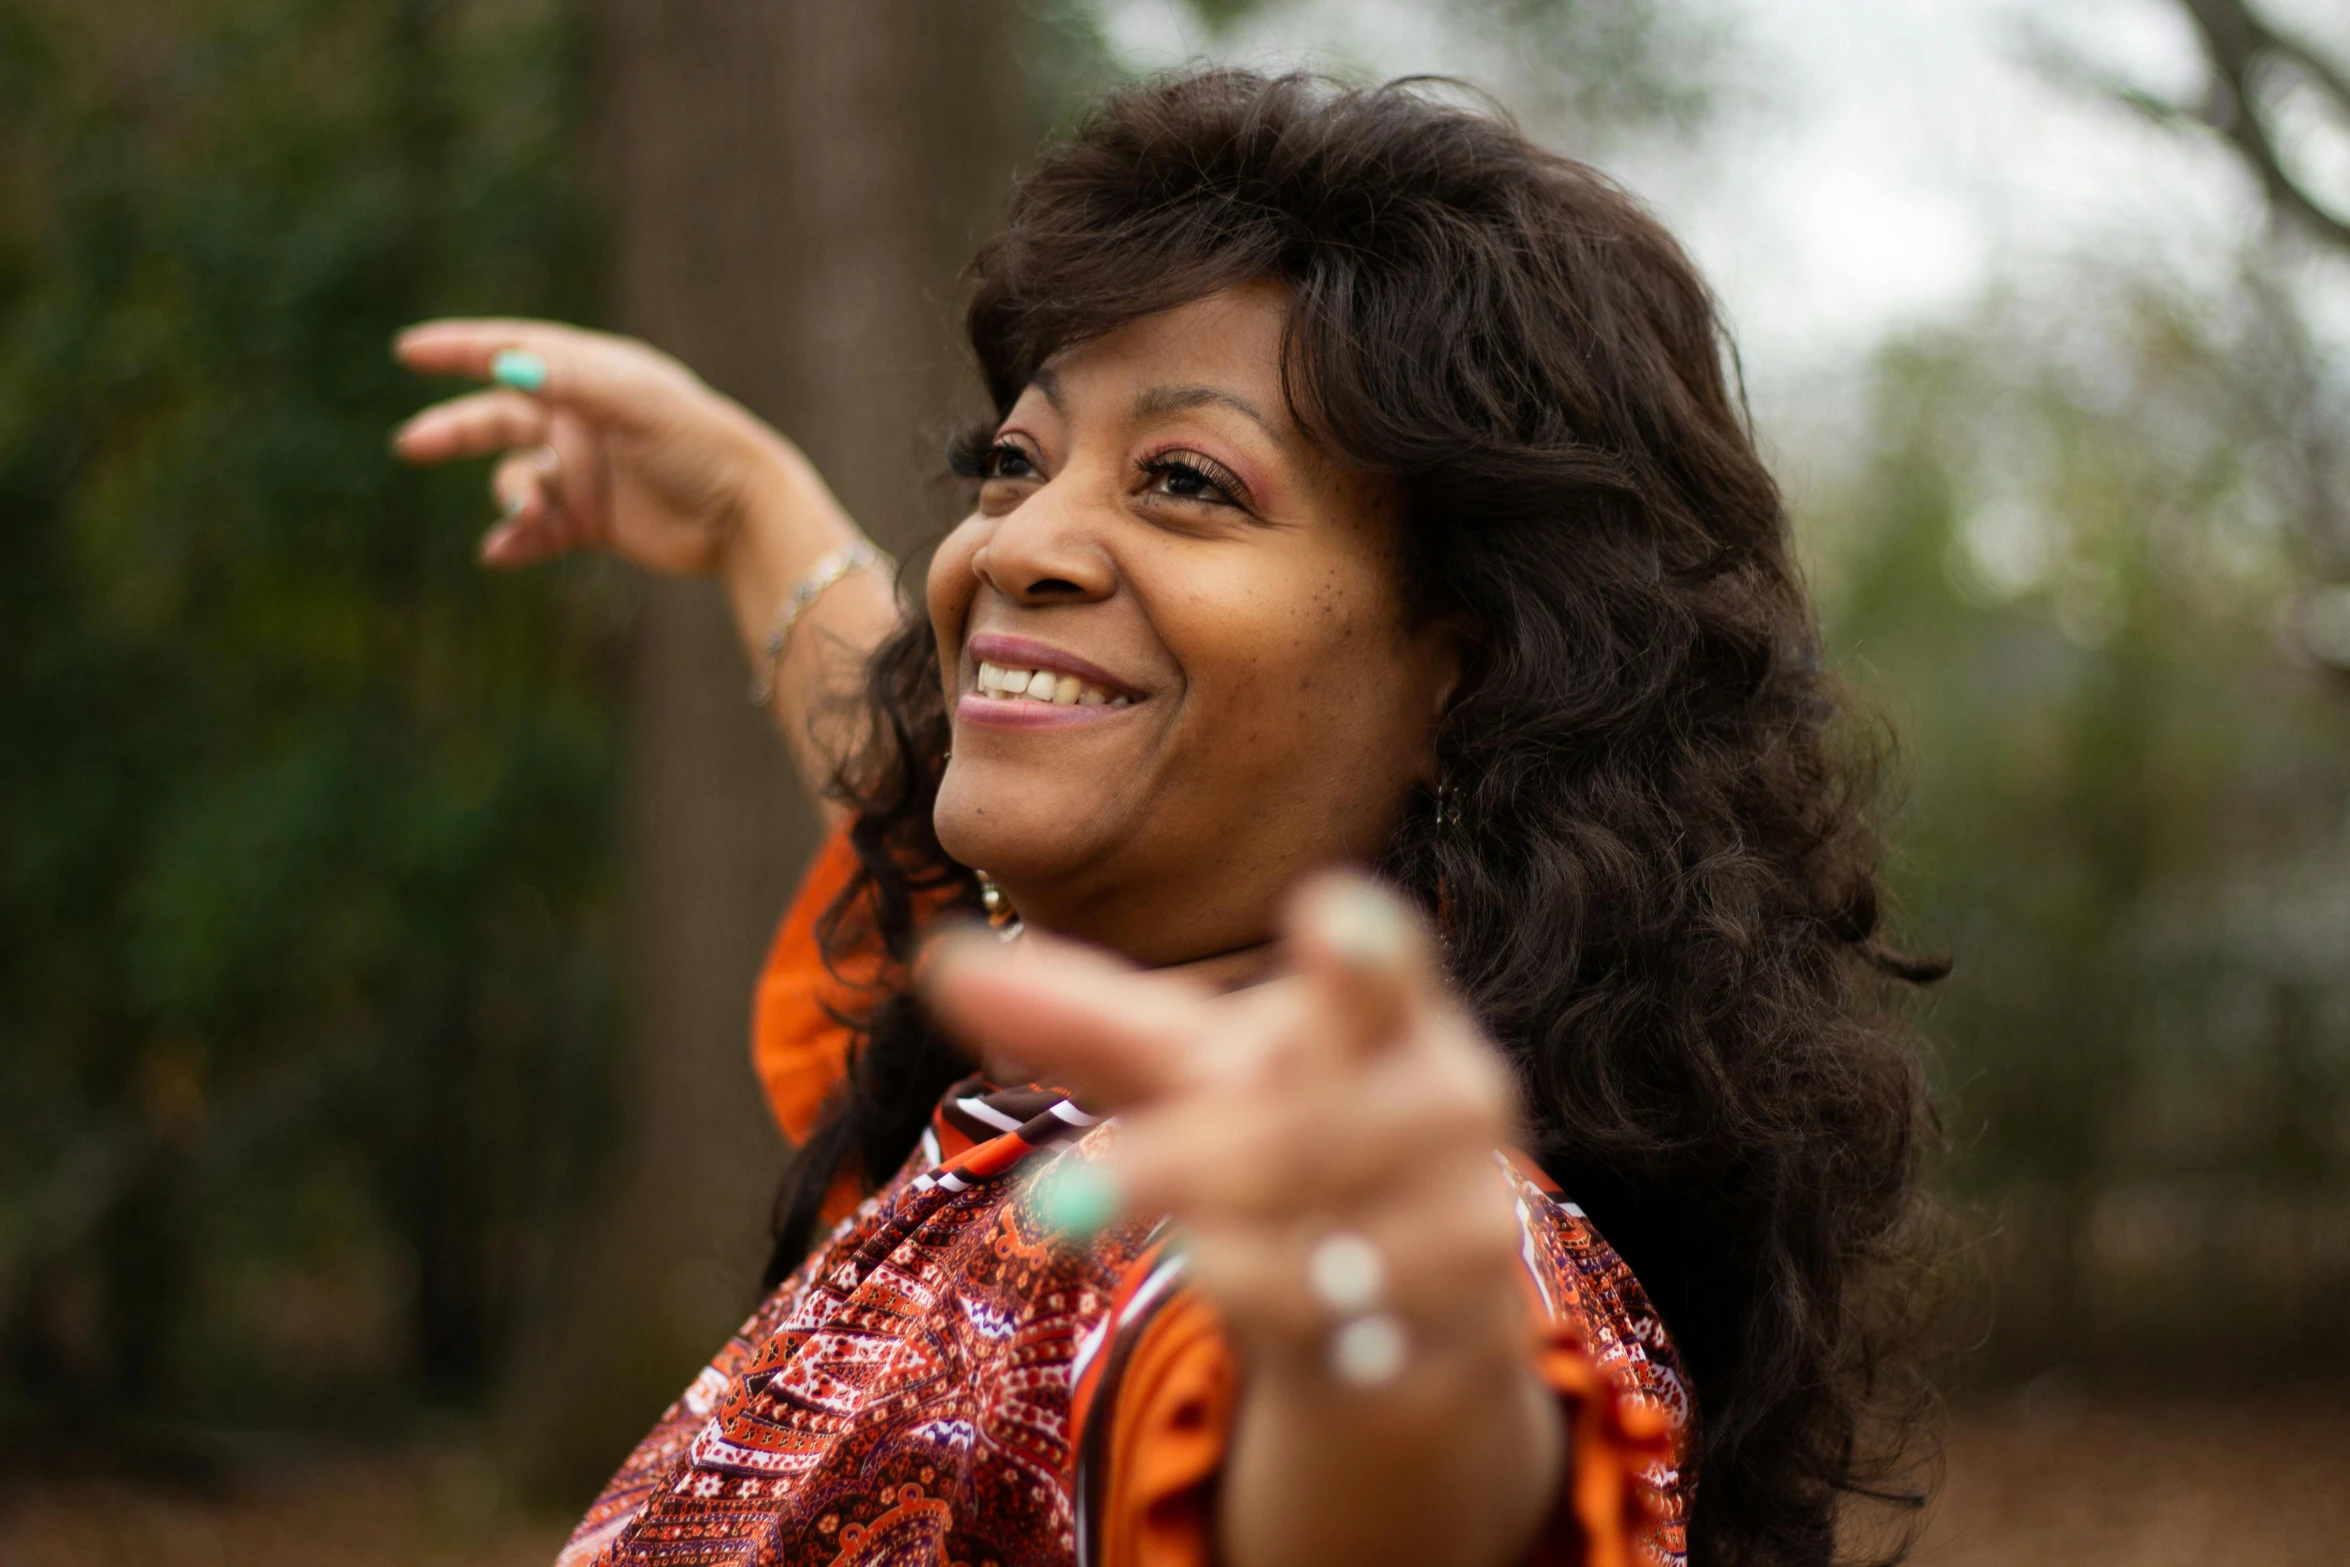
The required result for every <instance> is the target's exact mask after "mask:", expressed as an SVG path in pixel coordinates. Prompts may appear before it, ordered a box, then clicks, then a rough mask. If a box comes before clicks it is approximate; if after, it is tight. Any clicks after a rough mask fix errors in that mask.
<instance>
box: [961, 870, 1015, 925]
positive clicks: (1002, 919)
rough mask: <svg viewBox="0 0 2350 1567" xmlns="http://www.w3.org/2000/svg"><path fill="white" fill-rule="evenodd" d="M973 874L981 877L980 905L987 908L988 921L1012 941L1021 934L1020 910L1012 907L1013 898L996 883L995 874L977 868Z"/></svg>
mask: <svg viewBox="0 0 2350 1567" xmlns="http://www.w3.org/2000/svg"><path fill="white" fill-rule="evenodd" d="M972 874H973V875H975V876H977V877H978V878H979V906H980V907H981V908H983V909H985V910H987V922H988V923H989V924H990V925H993V926H994V927H995V928H996V929H997V931H999V932H1000V933H1001V934H1002V935H1003V938H1004V939H1005V940H1006V941H1010V940H1011V939H1012V938H1013V937H1014V936H1017V935H1019V934H1020V911H1019V910H1018V909H1015V908H1013V907H1012V900H1011V899H1010V898H1008V897H1006V896H1005V895H1004V889H1003V888H1001V887H999V886H997V885H996V880H995V878H994V877H993V876H990V875H989V874H988V873H987V872H985V871H983V870H976V869H975V870H974V871H973V872H972Z"/></svg>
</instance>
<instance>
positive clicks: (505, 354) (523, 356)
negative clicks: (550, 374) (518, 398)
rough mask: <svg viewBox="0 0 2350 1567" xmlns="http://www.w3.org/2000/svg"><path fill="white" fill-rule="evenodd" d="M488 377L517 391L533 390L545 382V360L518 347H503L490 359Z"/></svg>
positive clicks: (542, 385) (536, 389)
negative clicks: (495, 356) (496, 355)
mask: <svg viewBox="0 0 2350 1567" xmlns="http://www.w3.org/2000/svg"><path fill="white" fill-rule="evenodd" d="M490 379H491V380H493V381H497V382H501V383H503V384H504V385H507V386H511V387H512V388H514V390H516V391H517V392H535V391H538V390H540V389H541V388H543V387H544V386H545V385H546V384H547V362H546V361H545V360H544V359H541V358H540V357H539V356H538V355H536V354H533V353H526V352H524V351H523V350H522V349H519V348H508V349H504V350H502V351H501V352H500V353H499V355H498V357H497V358H495V359H493V360H491V361H490Z"/></svg>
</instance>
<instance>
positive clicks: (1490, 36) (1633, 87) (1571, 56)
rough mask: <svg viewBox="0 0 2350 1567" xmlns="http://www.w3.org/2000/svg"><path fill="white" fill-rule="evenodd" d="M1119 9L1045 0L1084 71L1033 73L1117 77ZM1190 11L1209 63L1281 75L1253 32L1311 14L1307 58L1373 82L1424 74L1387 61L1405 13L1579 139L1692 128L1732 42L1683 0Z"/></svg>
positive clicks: (1099, 0)
mask: <svg viewBox="0 0 2350 1567" xmlns="http://www.w3.org/2000/svg"><path fill="white" fill-rule="evenodd" d="M1114 9H1116V7H1115V6H1114V5H1112V4H1109V3H1107V0H1045V3H1044V4H1043V5H1042V6H1041V7H1040V12H1039V14H1040V16H1041V18H1042V19H1043V20H1044V21H1045V22H1046V24H1047V25H1046V32H1047V35H1048V36H1050V37H1053V38H1057V39H1059V40H1061V41H1062V43H1063V47H1064V51H1065V54H1066V60H1067V62H1068V63H1080V64H1082V65H1084V66H1086V67H1090V68H1086V69H1081V70H1080V71H1079V72H1078V73H1077V74H1076V76H1075V77H1074V78H1070V77H1066V76H1064V75H1062V74H1060V73H1058V72H1053V71H1046V72H1043V73H1040V76H1039V79H1040V80H1044V81H1047V82H1054V83H1059V82H1062V81H1065V80H1070V79H1074V80H1076V81H1078V82H1079V83H1081V85H1082V86H1083V87H1084V88H1086V89H1090V88H1092V87H1093V86H1095V85H1097V84H1099V85H1106V84H1107V83H1108V82H1109V81H1111V80H1114V79H1115V77H1116V74H1117V73H1116V70H1115V67H1114V65H1113V63H1112V55H1113V53H1114V51H1113V50H1112V49H1111V47H1110V44H1109V42H1108V38H1107V31H1106V29H1105V27H1104V25H1103V23H1104V17H1105V13H1106V12H1109V11H1112V10H1114ZM1182 9H1183V11H1185V12H1186V13H1188V15H1189V16H1190V18H1191V19H1192V20H1193V21H1195V22H1196V23H1197V24H1198V26H1199V29H1200V31H1201V33H1202V34H1203V35H1204V40H1203V41H1204V42H1205V43H1206V44H1207V45H1208V47H1207V49H1206V51H1205V52H1206V53H1207V54H1208V55H1210V56H1212V57H1215V58H1225V57H1230V58H1232V59H1233V60H1234V61H1235V62H1236V63H1240V64H1246V65H1255V66H1259V67H1265V66H1267V65H1268V63H1270V65H1271V66H1272V68H1276V69H1278V68H1286V67H1287V66H1289V65H1292V64H1296V63H1300V62H1299V61H1297V60H1296V58H1295V57H1293V56H1291V55H1289V54H1287V53H1286V52H1278V51H1277V52H1276V53H1275V54H1274V55H1273V57H1272V59H1271V61H1270V62H1268V61H1267V60H1266V59H1262V58H1259V57H1258V56H1256V55H1254V54H1253V53H1252V52H1251V51H1250V50H1249V48H1248V42H1249V34H1250V33H1251V31H1252V29H1257V30H1263V31H1267V33H1268V36H1278V37H1288V36H1291V35H1290V33H1289V32H1288V31H1287V30H1286V29H1285V28H1284V27H1283V25H1282V24H1284V23H1290V22H1296V21H1305V22H1308V23H1311V24H1313V25H1314V26H1315V28H1316V32H1315V34H1314V35H1313V44H1314V58H1313V61H1312V63H1316V64H1319V65H1321V66H1323V67H1325V68H1336V69H1338V70H1340V71H1341V72H1342V73H1344V74H1352V75H1367V76H1371V77H1378V76H1381V75H1387V74H1400V73H1408V72H1413V71H1422V70H1426V69H1428V67H1427V66H1426V65H1425V64H1423V63H1421V62H1418V61H1408V60H1407V61H1398V60H1393V59H1390V58H1388V50H1387V48H1386V47H1384V46H1383V34H1384V33H1385V32H1386V31H1387V30H1389V29H1391V28H1393V27H1395V25H1396V24H1397V23H1398V22H1399V21H1400V22H1403V23H1405V24H1406V26H1407V27H1408V26H1409V24H1410V23H1412V22H1414V21H1421V20H1427V19H1430V18H1433V19H1434V20H1435V21H1436V22H1437V23H1438V25H1439V27H1440V30H1441V31H1442V32H1443V33H1445V34H1448V35H1450V36H1451V37H1453V38H1456V39H1458V40H1461V41H1462V42H1465V43H1467V44H1468V45H1470V46H1471V51H1472V53H1473V55H1475V56H1476V57H1477V58H1479V59H1480V60H1481V61H1482V62H1483V63H1482V64H1481V65H1480V66H1479V67H1478V68H1477V69H1476V71H1475V72H1474V75H1475V77H1476V85H1478V86H1479V87H1483V88H1487V89H1490V90H1493V91H1495V92H1497V93H1498V94H1499V95H1500V96H1501V97H1502V98H1503V99H1505V100H1506V101H1508V102H1509V103H1510V104H1512V105H1513V106H1514V107H1516V108H1517V109H1518V110H1520V111H1522V112H1523V113H1525V114H1527V115H1529V116H1531V117H1532V118H1533V119H1535V120H1536V121H1538V122H1541V123H1542V124H1543V125H1544V126H1545V127H1546V129H1548V130H1549V131H1551V132H1554V133H1556V132H1564V133H1566V134H1567V136H1568V138H1569V139H1571V140H1575V141H1587V140H1589V139H1591V138H1592V137H1594V136H1600V135H1606V134H1611V133H1619V132H1624V131H1630V130H1657V129H1677V130H1687V129H1690V128H1692V127H1694V126H1696V125H1697V124H1698V123H1700V122H1701V121H1702V120H1703V119H1704V118H1705V116H1706V114H1707V112H1708V111H1709V109H1710V107H1711V105H1712V100H1713V97H1714V92H1715V88H1716V84H1717V81H1718V78H1719V77H1720V76H1721V74H1722V66H1723V63H1724V57H1725V53H1726V44H1727V41H1728V24H1727V19H1726V13H1724V12H1722V11H1721V10H1720V9H1719V8H1718V7H1716V6H1714V5H1711V4H1691V3H1688V0H1407V3H1405V4H1402V5H1398V6H1394V7H1385V8H1381V10H1380V11H1378V12H1373V13H1370V14H1367V15H1366V14H1363V13H1360V12H1356V11H1353V10H1350V8H1348V7H1346V6H1331V5H1319V6H1317V5H1315V4H1313V3H1312V0H1185V4H1184V5H1183V7H1182ZM1414 12H1420V13H1424V14H1423V15H1422V16H1420V17H1414V15H1413V13H1414ZM1055 63H1061V62H1055Z"/></svg>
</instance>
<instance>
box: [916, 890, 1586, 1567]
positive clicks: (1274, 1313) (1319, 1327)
mask: <svg viewBox="0 0 2350 1567" xmlns="http://www.w3.org/2000/svg"><path fill="white" fill-rule="evenodd" d="M1284 929H1285V937H1284V941H1283V943H1282V953H1281V955H1282V959H1283V964H1284V971H1283V973H1282V974H1281V976H1280V977H1278V978H1276V979H1273V980H1270V981H1268V982H1266V983H1263V984H1260V985H1257V986H1254V987H1252V988H1250V989H1247V990H1243V991H1240V992H1237V993H1235V994H1232V995H1217V994H1215V993H1213V992H1211V991H1209V990H1208V989H1206V988H1205V987H1203V986H1200V985H1198V984H1196V983H1189V982H1186V981H1184V980H1182V979H1180V978H1177V977H1173V976H1168V975H1163V974H1151V973H1145V972H1140V971H1137V970H1135V969H1132V968H1129V967H1127V966H1125V965H1123V964H1121V963H1119V962H1118V961H1116V960H1115V959H1112V958H1109V957H1105V956H1103V955H1101V954H1099V953H1096V952H1092V951H1089V950H1086V949H1084V948H1080V947H1076V946H1072V945H1070V944H1068V943H1065V942H1058V941H1054V940H1052V939H1050V938H1049V937H1039V936H1037V935H1034V934H1030V935H1028V936H1025V937H1023V938H1022V939H1021V940H1020V941H1018V942H1017V943H1014V944H1013V945H1012V946H1010V947H1008V948H1007V947H1006V946H1005V945H1004V944H1003V943H1001V942H998V941H996V940H994V939H993V938H992V937H990V936H985V935H978V934H974V935H970V936H961V937H952V938H949V939H947V940H946V941H944V942H942V943H940V944H939V946H938V947H937V948H935V949H934V950H933V951H932V952H931V953H930V954H929V955H928V958H927V961H926V962H925V964H924V965H923V966H922V970H923V983H924V986H925V989H926V990H927V992H928V994H929V997H930V1000H931V1003H932V1005H933V1007H934V1008H935V1010H936V1012H937V1014H938V1016H939V1018H940V1019H941V1021H943V1022H944V1023H945V1024H946V1026H947V1027H949V1028H950V1029H953V1030H954V1031H956V1032H957V1033H958V1034H960V1035H961V1036H962V1037H963V1038H964V1039H965V1040H967V1041H969V1042H970V1043H972V1044H974V1045H976V1046H978V1047H980V1048H981V1049H982V1050H985V1051H987V1052H988V1053H989V1054H990V1055H993V1056H1000V1057H1005V1058H1009V1059H1013V1060H1017V1061H1019V1062H1020V1063H1021V1065H1022V1067H1023V1068H1024V1069H1025V1070H1026V1071H1027V1072H1028V1073H1029V1074H1031V1075H1033V1076H1034V1077H1036V1078H1038V1079H1040V1080H1044V1081H1049V1082H1052V1083H1055V1084H1058V1085H1060V1086H1063V1087H1066V1088H1069V1089H1071V1090H1073V1091H1075V1092H1076V1093H1077V1094H1078V1095H1079V1097H1080V1099H1081V1100H1082V1101H1083V1102H1084V1103H1085V1104H1086V1106H1087V1107H1088V1108H1089V1109H1094V1110H1098V1111H1112V1112H1115V1113H1116V1114H1117V1115H1118V1117H1119V1125H1120V1128H1121V1130H1120V1135H1119V1137H1118V1139H1117V1140H1116V1141H1115V1142H1114V1143H1113V1144H1112V1145H1111V1146H1110V1148H1109V1150H1108V1152H1107V1153H1106V1155H1105V1156H1104V1157H1103V1158H1102V1159H1100V1160H1098V1161H1093V1162H1086V1163H1078V1162H1075V1161H1066V1160H1065V1161H1063V1162H1062V1163H1060V1164H1058V1165H1056V1166H1054V1167H1053V1168H1052V1170H1051V1171H1050V1172H1048V1174H1047V1176H1046V1178H1045V1179H1046V1182H1047V1183H1048V1184H1047V1185H1046V1187H1045V1188H1044V1189H1043V1192H1042V1193H1041V1195H1043V1196H1045V1197H1046V1199H1047V1201H1046V1204H1045V1205H1046V1207H1047V1209H1048V1210H1058V1212H1059V1213H1060V1215H1062V1216H1063V1217H1064V1219H1065V1222H1069V1223H1070V1226H1071V1227H1072V1228H1083V1227H1084V1225H1085V1224H1086V1223H1087V1222H1088V1221H1092V1222H1099V1221H1100V1220H1101V1219H1103V1218H1106V1217H1107V1216H1108V1214H1109V1213H1111V1212H1113V1211H1117V1210H1120V1209H1123V1210H1124V1211H1126V1212H1130V1213H1135V1214H1151V1215H1156V1214H1165V1215H1168V1216H1170V1217H1171V1218H1173V1219H1174V1220H1175V1221H1176V1223H1177V1224H1178V1225H1179V1226H1180V1233H1181V1235H1182V1244H1183V1247H1184V1249H1185V1251H1186V1253H1187V1254H1188V1256H1189V1259H1190V1265H1191V1272H1192V1278H1193V1281H1194V1282H1195V1283H1196V1284H1197V1285H1198V1286H1199V1287H1200V1288H1201V1289H1202V1290H1203V1291H1204V1292H1205V1293H1206V1295H1207V1296H1208V1298H1209V1299H1211V1300H1212V1301H1213V1302H1214V1303H1215V1305H1216V1306H1217V1308H1218V1310H1219V1313H1220V1314H1221V1316H1222V1318H1223V1320H1224V1324H1225V1327H1226V1330H1227V1331H1228V1333H1229V1334H1230V1336H1231V1339H1232V1342H1233V1345H1234V1348H1235V1349H1236V1350H1237V1351H1238V1352H1239V1354H1240V1357H1241V1361H1242V1364H1243V1366H1244V1368H1245V1378H1244V1383H1243V1387H1242V1396H1241V1401H1240V1406H1239V1409H1238V1411H1237V1413H1236V1416H1235V1424H1234V1428H1233V1432H1232V1446H1231V1447H1230V1449H1229V1450H1228V1452H1227V1456H1226V1460H1225V1464H1224V1469H1223V1472H1222V1479H1221V1482H1220V1484H1219V1487H1218V1500H1217V1535H1218V1547H1219V1549H1218V1556H1219V1559H1221V1560H1224V1561H1226V1562H1229V1563H1231V1564H1233V1567H1270V1564H1274V1563H1280V1564H1284V1567H1286V1564H1290V1563H1296V1562H1310V1561H1330V1562H1338V1561H1343V1562H1347V1563H1350V1564H1354V1567H1373V1564H1380V1563H1389V1562H1394V1563H1405V1562H1409V1563H1413V1564H1415V1567H1430V1564H1437V1567H1499V1564H1502V1563H1506V1562H1511V1561H1516V1560H1520V1559H1522V1557H1523V1555H1524V1553H1525V1551H1526V1549H1527V1548H1528V1546H1529V1544H1530V1543H1531V1541H1532V1539H1533V1537H1534V1534H1535V1532H1536V1530H1537V1529H1538V1528H1539V1526H1540V1524H1541V1522H1542V1520H1543V1518H1544V1517H1545V1516H1546V1515H1547V1514H1548V1512H1549V1510H1550V1508H1551V1506H1552V1505H1553V1499H1554V1497H1555V1496H1556V1494H1557V1493H1556V1487H1557V1484H1558V1477H1559V1475H1560V1473H1561V1470H1562V1464H1561V1448H1562V1444H1563V1442H1564V1440H1565V1437H1564V1433H1563V1431H1562V1429H1561V1425H1560V1422H1559V1417H1558V1412H1557V1408H1556V1405H1555V1403H1554V1402H1553V1400H1552V1397H1551V1395H1550V1393H1549V1392H1548V1390H1547V1388H1546V1387H1545V1385H1544V1384H1543V1383H1542V1381H1541V1380H1540V1378H1539V1377H1538V1376H1537V1375H1536V1374H1535V1372H1534V1370H1533V1368H1532V1364H1531V1358H1530V1357H1529V1355H1528V1354H1527V1321H1526V1318H1527V1306H1526V1297H1525V1293H1524V1289H1523V1286H1522V1282H1521V1280H1520V1278H1519V1277H1518V1270H1519V1268H1520V1262H1519V1247H1520V1244H1521V1236H1520V1231H1519V1227H1518V1222H1517V1217H1516V1214H1515V1211H1514V1208H1513V1204H1512V1201H1511V1198H1510V1196H1509V1194H1508V1191H1507V1189H1506V1187H1505V1186H1504V1184H1503V1182H1502V1181H1501V1179H1500V1178H1499V1175H1498V1172H1497V1171H1496V1170H1495V1168H1494V1152H1495V1150H1496V1149H1497V1148H1499V1147H1500V1146H1502V1145H1503V1144H1504V1143H1506V1142H1507V1141H1508V1140H1509V1138H1510V1135H1511V1130H1512V1125H1513V1113H1512V1112H1513V1096H1512V1092H1511V1086H1510V1080H1509V1075H1508V1073H1507V1072H1506V1070H1505V1069H1504V1067H1503V1065H1502V1063H1501V1061H1500V1059H1499V1058H1498V1057H1497V1055H1496V1054H1495V1052H1494V1050H1493V1049H1492V1047H1491V1046H1490V1045H1489V1044H1488V1043H1487V1042H1486V1041H1485V1040H1484V1039H1483V1038H1482V1037H1481V1036H1480V1035H1479V1033H1478V1031H1477V1029H1476V1027H1475V1025H1474V1024H1473V1023H1472V1022H1471V1021H1470V1019H1469V1018H1468V1016H1467V1015H1466V1014H1465V1013H1464V1012H1463V1011H1462V1010H1461V1008H1460V1007H1459V1005H1458V1004H1457V1003H1456V1002H1455V1001H1454V1000H1453V999H1452V998H1451V997H1450V996H1449V995H1448V994H1447V993H1446V991H1445V989H1444V986H1443V983H1442V980H1441V978H1440V976H1439V974H1438V972H1437V968H1436V964H1435V961H1434V955H1433V952H1432V951H1431V944H1430V942H1429V939H1428V936H1427V933H1426V932H1425V931H1424V930H1423V929H1422V928H1421V927H1420V925H1419V923H1418V921H1416V920H1415V919H1414V918H1412V916H1411V915H1410V914H1408V913H1407V912H1406V911H1405V910H1404V909H1403V908H1402V907H1401V906H1400V905H1399V904H1397V903H1396V902H1395V901H1394V900H1393V899H1392V898H1390V897H1389V896H1387V895H1386V894H1385V893H1384V892H1381V891H1380V890H1379V889H1377V888H1376V887H1374V886H1373V885H1372V884H1370V883H1369V882H1367V881H1364V880H1362V879H1360V878H1358V877H1352V876H1331V877H1326V878H1323V879H1321V880H1319V881H1317V882H1315V883H1313V884H1310V885H1309V886H1307V887H1306V888H1305V889H1304V890H1303V891H1302V892H1301V893H1300V894H1299V895H1298V896H1297V897H1296V898H1295V899H1294V900H1293V902H1292V905H1291V907H1290V909H1289V912H1288V918H1287V920H1286V922H1285V927H1284ZM1087 1181H1096V1182H1102V1183H1104V1184H1103V1185H1099V1186H1095V1187H1093V1188H1091V1189H1090V1190H1088V1189H1086V1188H1085V1186H1084V1183H1085V1182H1087ZM1072 1182H1075V1183H1077V1187H1078V1189H1077V1190H1076V1191H1074V1192H1073V1191H1072V1190H1070V1183H1072ZM1089 1208H1090V1209H1092V1210H1093V1211H1092V1212H1090V1213H1089V1212H1086V1211H1084V1210H1087V1209H1089ZM1326 1265H1327V1266H1326Z"/></svg>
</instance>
